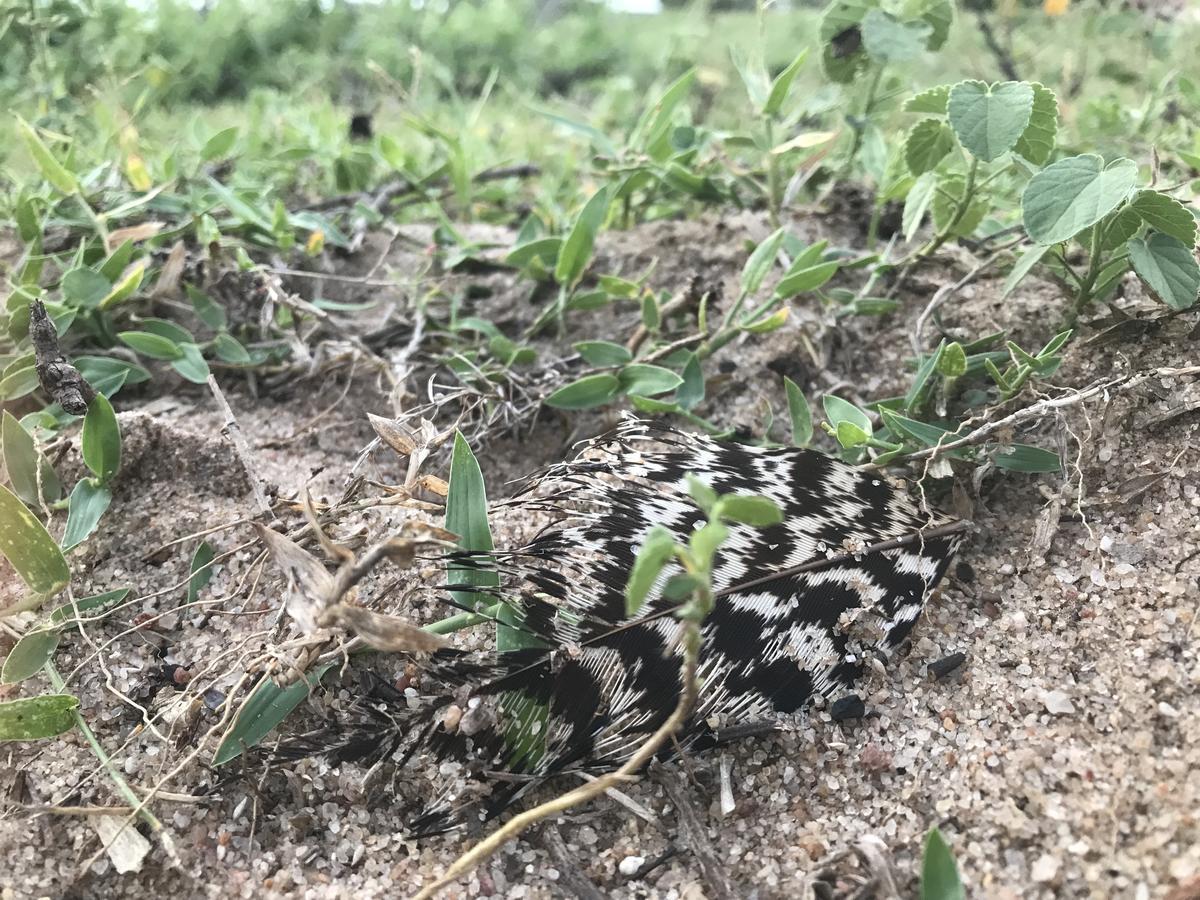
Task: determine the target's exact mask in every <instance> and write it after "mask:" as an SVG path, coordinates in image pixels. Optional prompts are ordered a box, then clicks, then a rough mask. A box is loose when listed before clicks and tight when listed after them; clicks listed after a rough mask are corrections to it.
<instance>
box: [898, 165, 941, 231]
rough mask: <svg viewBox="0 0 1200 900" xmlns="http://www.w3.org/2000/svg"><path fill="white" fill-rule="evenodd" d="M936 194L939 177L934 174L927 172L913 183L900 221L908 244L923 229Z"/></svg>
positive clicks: (905, 200)
mask: <svg viewBox="0 0 1200 900" xmlns="http://www.w3.org/2000/svg"><path fill="white" fill-rule="evenodd" d="M936 194H937V175H935V174H934V173H933V172H926V173H925V174H924V175H922V176H921V177H920V178H918V179H917V180H916V181H914V182H913V186H912V187H911V188H910V189H909V191H908V196H907V197H906V198H905V199H904V213H903V215H902V216H901V219H900V224H901V227H902V228H903V229H904V240H905V241H906V242H908V241H911V240H912V239H913V236H914V235H915V234H916V233H917V229H919V228H920V227H921V222H922V221H923V220H924V218H925V213H926V211H927V210H928V209H929V205H930V204H931V203H932V202H933V198H934V196H935V195H936Z"/></svg>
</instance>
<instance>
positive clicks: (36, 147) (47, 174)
mask: <svg viewBox="0 0 1200 900" xmlns="http://www.w3.org/2000/svg"><path fill="white" fill-rule="evenodd" d="M17 130H18V131H19V132H20V133H21V139H22V140H23V141H24V142H25V146H26V148H27V149H28V150H29V155H30V156H32V157H33V161H34V162H35V163H37V167H38V169H39V170H41V173H42V177H43V178H45V179H46V180H47V181H48V182H50V184H51V185H52V186H53V187H54V189H55V190H56V191H59V192H60V193H63V194H74V193H76V192H77V191H78V190H79V183H78V182H77V181H76V180H75V176H74V175H72V174H71V173H70V172H68V171H67V170H66V169H65V168H63V165H62V163H60V162H59V161H58V160H57V159H55V158H54V154H53V153H51V152H50V148H49V147H47V146H46V145H45V144H44V143H42V139H41V137H39V136H38V133H37V132H36V131H34V129H33V126H32V125H30V124H29V123H28V122H26V121H25V120H24V119H22V118H21V117H20V116H17Z"/></svg>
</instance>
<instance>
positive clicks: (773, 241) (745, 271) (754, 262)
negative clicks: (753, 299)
mask: <svg viewBox="0 0 1200 900" xmlns="http://www.w3.org/2000/svg"><path fill="white" fill-rule="evenodd" d="M786 234H787V232H786V231H785V230H784V229H782V228H779V229H777V230H775V231H773V232H771V233H770V234H769V235H767V236H766V237H765V238H763V240H762V242H761V243H760V244H759V245H758V246H757V247H755V248H754V252H753V253H751V254H750V258H749V259H747V260H746V264H745V265H744V266H743V267H742V293H743V294H744V295H746V296H752V295H753V294H755V293H756V292H757V291H758V289H759V287H760V286H761V285H762V282H763V279H764V278H766V277H767V273H768V272H770V271H771V267H772V266H773V265H775V258H776V257H777V256H778V255H779V245H780V244H782V243H783V239H784V237H785V235H786Z"/></svg>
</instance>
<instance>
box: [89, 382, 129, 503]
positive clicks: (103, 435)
mask: <svg viewBox="0 0 1200 900" xmlns="http://www.w3.org/2000/svg"><path fill="white" fill-rule="evenodd" d="M80 442H81V444H82V445H83V461H84V462H85V463H86V464H87V467H88V468H89V469H91V470H92V474H94V475H95V476H96V477H97V478H99V479H100V480H101V481H102V482H106V481H109V480H110V479H111V478H112V477H113V476H114V475H116V474H117V470H118V469H120V468H121V426H120V425H118V424H117V414H116V413H115V412H113V408H112V404H111V403H109V402H108V398H107V397H105V396H104V395H103V394H97V395H96V398H95V399H94V400H93V401H92V402H91V403H90V404H88V411H87V415H85V416H84V417H83V436H82V438H81V439H80Z"/></svg>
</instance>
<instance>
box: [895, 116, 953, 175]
mask: <svg viewBox="0 0 1200 900" xmlns="http://www.w3.org/2000/svg"><path fill="white" fill-rule="evenodd" d="M953 149H954V132H952V131H951V130H950V128H949V126H947V125H946V123H945V122H943V121H942V120H941V119H924V120H922V121H920V122H918V123H917V124H916V125H914V126H913V129H912V131H910V132H909V133H908V137H907V138H906V139H905V141H904V161H905V163H907V164H908V171H910V172H912V173H913V174H914V175H923V174H924V173H926V172H928V171H930V170H931V169H933V168H934V167H935V166H936V165H937V164H938V163H940V162H941V161H942V159H943V158H944V157H945V156H946V154H947V153H949V152H950V151H951V150H953Z"/></svg>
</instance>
